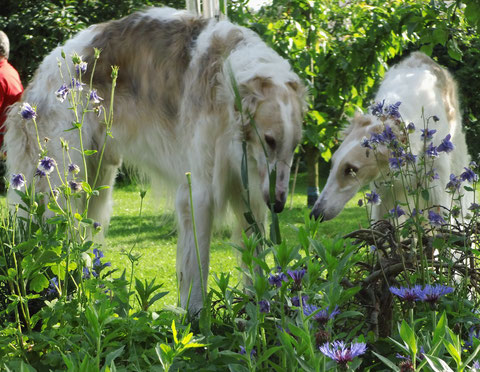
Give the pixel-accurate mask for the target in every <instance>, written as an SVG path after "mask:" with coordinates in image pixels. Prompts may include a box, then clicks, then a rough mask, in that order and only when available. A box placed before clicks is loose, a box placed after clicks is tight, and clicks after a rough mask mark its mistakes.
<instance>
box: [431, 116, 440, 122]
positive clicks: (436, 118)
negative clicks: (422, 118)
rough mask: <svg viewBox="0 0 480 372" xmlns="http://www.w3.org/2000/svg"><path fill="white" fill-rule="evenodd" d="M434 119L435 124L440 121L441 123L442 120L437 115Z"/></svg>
mask: <svg viewBox="0 0 480 372" xmlns="http://www.w3.org/2000/svg"><path fill="white" fill-rule="evenodd" d="M432 119H433V121H434V122H435V123H437V122H438V121H440V119H439V118H438V116H437V115H433V116H432Z"/></svg>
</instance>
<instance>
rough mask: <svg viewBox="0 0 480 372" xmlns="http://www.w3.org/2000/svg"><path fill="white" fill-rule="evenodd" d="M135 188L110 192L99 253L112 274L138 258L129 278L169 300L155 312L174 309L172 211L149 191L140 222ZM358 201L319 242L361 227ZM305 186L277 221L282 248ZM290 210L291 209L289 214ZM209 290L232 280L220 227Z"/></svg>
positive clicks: (226, 232) (297, 220)
mask: <svg viewBox="0 0 480 372" xmlns="http://www.w3.org/2000/svg"><path fill="white" fill-rule="evenodd" d="M139 191H140V188H139V187H138V186H135V185H129V186H117V187H116V188H115V190H114V211H113V217H112V219H111V223H110V227H109V229H108V232H107V236H106V239H105V242H104V247H103V249H104V252H105V256H106V258H107V259H108V260H110V261H111V262H112V266H113V268H117V269H119V270H120V272H121V271H123V270H124V269H126V274H127V277H128V278H129V276H130V272H131V271H130V270H131V264H130V262H129V260H128V258H127V256H126V255H125V252H128V251H130V250H132V253H136V254H139V255H141V257H140V259H139V261H138V264H137V265H136V266H135V268H134V276H136V277H137V278H139V279H141V280H142V281H143V280H148V281H150V280H152V279H155V282H156V283H163V284H164V285H163V288H162V290H167V291H169V294H168V295H167V296H165V297H163V298H162V299H161V300H160V301H158V302H157V303H156V306H155V309H160V308H163V307H165V306H169V305H173V306H175V305H176V304H177V289H176V275H175V258H176V243H177V234H176V230H175V218H174V210H173V207H171V206H168V203H167V202H166V201H165V200H158V199H156V198H155V197H154V196H153V195H152V193H151V192H150V190H148V191H147V194H146V196H145V199H144V203H143V208H142V216H141V217H140V216H139V212H140V203H141V198H140V192H139ZM359 198H360V195H359V196H358V198H353V199H352V200H351V201H350V202H349V203H348V204H347V205H346V207H345V209H344V210H343V211H342V213H341V214H340V215H339V216H338V217H337V218H336V219H334V220H331V221H327V222H324V223H322V224H320V229H319V237H320V238H324V237H335V236H337V235H344V234H346V233H348V232H351V231H353V230H355V229H358V227H359V226H360V225H364V226H365V225H366V216H365V210H364V208H359V207H358V206H357V205H356V203H357V200H358V199H359ZM306 200H307V195H306V186H305V185H304V184H303V182H300V185H298V184H297V188H296V190H295V195H294V196H293V202H292V204H290V203H291V201H290V198H289V199H288V200H287V205H286V208H285V210H284V212H282V213H281V214H280V215H279V218H280V227H281V232H282V238H283V239H285V241H286V242H287V244H296V229H297V228H298V227H299V226H301V225H302V224H303V222H304V214H305V213H306V212H309V210H308V208H307V207H306ZM290 205H291V208H290ZM210 252H211V255H210V276H209V284H210V285H211V283H213V280H212V275H214V274H215V273H217V274H218V273H220V272H225V273H231V274H232V277H233V278H236V279H237V277H238V275H237V270H236V266H237V258H236V253H235V249H234V248H232V247H231V242H230V228H229V227H228V226H225V227H222V228H220V229H219V230H217V231H216V232H215V233H214V236H213V238H212V243H211V251H210Z"/></svg>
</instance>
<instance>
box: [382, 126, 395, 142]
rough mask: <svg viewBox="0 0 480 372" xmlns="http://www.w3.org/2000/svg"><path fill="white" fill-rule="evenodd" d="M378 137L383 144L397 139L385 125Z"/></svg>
mask: <svg viewBox="0 0 480 372" xmlns="http://www.w3.org/2000/svg"><path fill="white" fill-rule="evenodd" d="M380 136H381V138H382V142H384V143H392V142H394V141H395V139H396V138H397V137H396V136H395V133H393V130H392V128H391V127H390V125H385V129H384V130H383V132H382V133H381V134H380Z"/></svg>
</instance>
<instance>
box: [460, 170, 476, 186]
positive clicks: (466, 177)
mask: <svg viewBox="0 0 480 372" xmlns="http://www.w3.org/2000/svg"><path fill="white" fill-rule="evenodd" d="M463 169H465V172H463V173H462V174H461V175H460V178H461V179H462V181H468V182H470V183H472V182H477V181H478V174H476V173H475V172H474V171H473V170H471V169H470V168H465V167H464V168H463Z"/></svg>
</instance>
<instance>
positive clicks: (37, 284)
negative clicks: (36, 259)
mask: <svg viewBox="0 0 480 372" xmlns="http://www.w3.org/2000/svg"><path fill="white" fill-rule="evenodd" d="M48 285H49V282H48V279H47V277H46V276H45V275H43V274H37V275H35V276H34V277H33V278H32V280H31V281H30V284H29V287H30V290H31V291H33V292H37V293H38V292H41V291H43V290H44V289H45V288H48Z"/></svg>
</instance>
